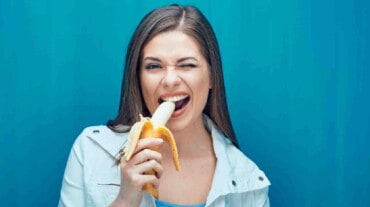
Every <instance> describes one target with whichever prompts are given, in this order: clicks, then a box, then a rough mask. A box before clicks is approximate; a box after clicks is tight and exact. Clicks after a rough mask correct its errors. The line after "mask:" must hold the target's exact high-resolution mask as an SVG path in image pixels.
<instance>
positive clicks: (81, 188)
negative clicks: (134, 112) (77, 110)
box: [58, 116, 270, 207]
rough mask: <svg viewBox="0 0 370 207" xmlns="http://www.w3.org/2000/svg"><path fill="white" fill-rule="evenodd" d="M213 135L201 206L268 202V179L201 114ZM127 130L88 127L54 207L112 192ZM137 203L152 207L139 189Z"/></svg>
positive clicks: (73, 206)
mask: <svg viewBox="0 0 370 207" xmlns="http://www.w3.org/2000/svg"><path fill="white" fill-rule="evenodd" d="M205 125H206V127H207V128H208V129H209V131H210V132H211V135H212V139H213V147H214V152H215V154H216V158H217V164H216V170H215V174H214V177H213V182H212V186H211V190H210V192H209V194H208V197H207V201H206V206H207V207H234V206H235V207H237V206H258V207H259V206H264V207H265V206H270V203H269V197H268V186H269V185H270V182H269V180H268V179H267V177H266V176H265V174H264V173H263V172H262V171H261V170H260V169H259V168H258V167H257V165H256V164H255V163H254V162H253V161H251V160H250V159H249V158H247V157H246V156H245V155H244V154H243V153H242V152H241V151H239V150H238V149H237V148H236V147H234V145H232V144H231V142H230V141H229V140H228V139H226V137H225V136H224V135H223V134H222V133H221V132H220V131H219V130H218V128H217V127H216V126H215V125H214V123H213V122H212V121H211V120H210V119H209V118H208V117H206V116H205ZM126 139H127V133H115V132H113V131H111V130H110V129H109V128H107V127H106V126H93V127H88V128H86V129H85V130H83V132H82V133H81V134H80V135H79V137H78V138H77V140H76V141H75V143H74V145H73V148H72V150H71V153H70V156H69V159H68V162H67V166H66V169H65V174H64V179H63V183H62V189H61V194H60V200H59V204H58V206H59V207H63V206H66V207H77V206H78V207H82V206H94V207H95V206H96V207H100V206H102V207H107V206H109V204H110V203H111V202H113V200H114V199H115V198H116V196H117V195H118V191H119V185H120V168H119V166H117V165H115V164H114V162H115V156H116V155H117V153H118V151H119V149H120V147H121V146H122V143H125V142H126ZM140 206H141V207H154V206H155V204H154V198H153V196H152V195H150V194H148V193H145V192H144V195H143V200H142V202H141V205H140Z"/></svg>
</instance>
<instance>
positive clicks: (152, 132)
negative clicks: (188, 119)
mask: <svg viewBox="0 0 370 207" xmlns="http://www.w3.org/2000/svg"><path fill="white" fill-rule="evenodd" d="M174 110H175V104H174V103H173V102H163V103H161V104H160V106H159V107H158V108H157V110H156V111H155V112H154V114H153V116H152V118H147V117H143V116H142V115H140V121H138V122H136V123H135V124H134V125H133V126H132V128H131V130H130V132H129V135H128V141H127V144H126V146H125V148H124V151H123V152H124V156H123V158H124V159H126V160H127V161H128V160H130V159H131V157H132V155H133V154H134V151H135V149H136V146H137V143H138V141H139V140H140V139H145V138H150V137H155V138H162V139H163V140H164V141H166V142H167V143H168V144H169V146H170V147H171V153H172V157H173V164H174V166H175V168H176V170H177V171H179V170H180V164H179V156H178V152H177V147H176V142H175V138H174V136H173V135H172V133H171V131H170V130H169V129H168V128H167V127H166V126H165V125H166V123H167V121H168V119H169V118H170V117H171V115H172V113H173V111H174ZM151 149H152V150H155V151H158V150H159V149H158V147H153V148H151ZM154 173H155V172H154V170H150V171H149V172H145V174H154ZM143 190H144V191H146V192H148V193H150V194H152V195H153V196H154V197H155V198H158V196H159V192H158V189H156V188H155V187H154V186H153V185H152V184H150V183H146V184H145V185H144V187H143Z"/></svg>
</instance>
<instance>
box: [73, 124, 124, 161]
mask: <svg viewBox="0 0 370 207" xmlns="http://www.w3.org/2000/svg"><path fill="white" fill-rule="evenodd" d="M126 139H127V133H117V132H114V131H112V130H111V129H109V128H108V127H107V126H105V125H97V126H89V127H86V128H85V129H83V130H82V132H81V133H80V135H79V136H78V137H77V139H76V141H75V143H74V148H77V149H79V150H81V151H89V150H92V149H96V148H100V149H102V150H104V151H106V152H108V153H109V154H110V155H112V156H114V155H115V154H116V153H117V152H118V151H119V149H120V147H121V146H122V145H123V144H124V143H125V142H126Z"/></svg>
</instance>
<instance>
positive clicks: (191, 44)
mask: <svg viewBox="0 0 370 207" xmlns="http://www.w3.org/2000/svg"><path fill="white" fill-rule="evenodd" d="M184 55H185V56H195V57H199V58H200V56H201V54H200V47H199V44H198V42H197V41H196V40H195V39H194V38H193V37H191V36H189V35H188V34H186V33H184V32H182V31H177V30H175V31H169V32H163V33H159V34H158V35H156V36H154V37H153V38H152V39H151V40H150V41H149V42H148V43H147V44H146V45H145V47H144V49H143V57H144V58H145V57H147V56H155V57H163V58H166V57H168V58H171V57H172V58H176V57H182V56H184Z"/></svg>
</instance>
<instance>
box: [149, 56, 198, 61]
mask: <svg viewBox="0 0 370 207" xmlns="http://www.w3.org/2000/svg"><path fill="white" fill-rule="evenodd" d="M145 60H151V61H155V62H161V60H160V59H159V58H156V57H150V56H149V57H145V58H144V60H143V61H145ZM187 60H194V61H197V62H198V60H197V59H196V58H195V57H183V58H180V59H178V60H177V63H181V62H184V61H187Z"/></svg>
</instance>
